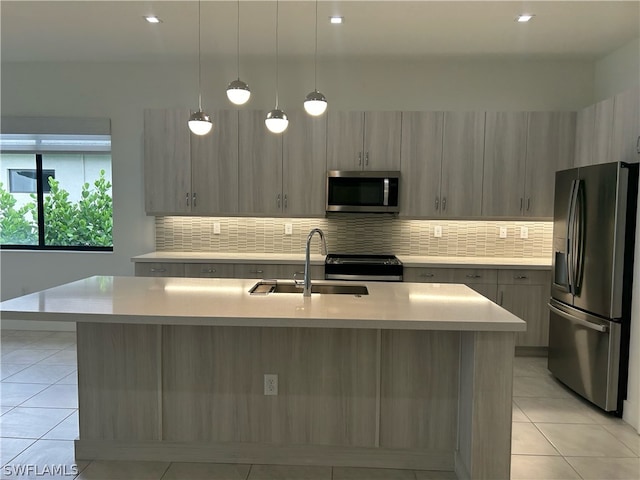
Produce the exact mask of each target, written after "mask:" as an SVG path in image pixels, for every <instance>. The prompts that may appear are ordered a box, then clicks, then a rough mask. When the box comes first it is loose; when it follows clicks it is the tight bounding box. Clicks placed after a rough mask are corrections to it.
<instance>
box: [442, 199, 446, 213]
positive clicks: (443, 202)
mask: <svg viewBox="0 0 640 480" xmlns="http://www.w3.org/2000/svg"><path fill="white" fill-rule="evenodd" d="M446 209H447V197H442V211H443V212H444V211H445V210H446Z"/></svg>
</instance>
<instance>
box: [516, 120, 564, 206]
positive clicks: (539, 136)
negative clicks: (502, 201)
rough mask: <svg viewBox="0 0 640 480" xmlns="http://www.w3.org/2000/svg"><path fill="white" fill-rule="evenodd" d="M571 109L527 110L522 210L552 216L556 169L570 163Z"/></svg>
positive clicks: (561, 168) (562, 168)
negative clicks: (565, 110)
mask: <svg viewBox="0 0 640 480" xmlns="http://www.w3.org/2000/svg"><path fill="white" fill-rule="evenodd" d="M575 136H576V113H575V112H531V113H529V128H528V135H527V160H526V172H525V185H524V198H525V201H524V214H525V215H526V216H530V217H553V195H554V187H555V178H556V171H558V170H564V169H567V168H571V167H573V159H574V156H575V152H574V148H575Z"/></svg>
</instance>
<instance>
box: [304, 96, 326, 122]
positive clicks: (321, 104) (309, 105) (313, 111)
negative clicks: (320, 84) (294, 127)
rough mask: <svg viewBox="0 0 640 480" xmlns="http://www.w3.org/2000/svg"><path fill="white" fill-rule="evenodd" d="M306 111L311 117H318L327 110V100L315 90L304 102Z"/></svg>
mask: <svg viewBox="0 0 640 480" xmlns="http://www.w3.org/2000/svg"><path fill="white" fill-rule="evenodd" d="M304 109H305V110H306V112H307V113H308V114H309V115H313V116H314V117H317V116H318V115H322V114H323V113H324V112H325V111H326V110H327V99H326V98H325V96H324V95H323V94H321V93H320V92H319V91H317V90H314V91H313V92H311V93H310V94H309V95H307V98H306V99H305V101H304Z"/></svg>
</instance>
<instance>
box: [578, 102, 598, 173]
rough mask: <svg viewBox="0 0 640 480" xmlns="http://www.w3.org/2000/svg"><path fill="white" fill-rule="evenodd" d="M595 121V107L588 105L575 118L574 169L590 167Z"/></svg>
mask: <svg viewBox="0 0 640 480" xmlns="http://www.w3.org/2000/svg"><path fill="white" fill-rule="evenodd" d="M595 120H596V106H595V105H590V106H588V107H586V108H583V109H582V110H580V111H579V112H578V115H577V117H576V149H575V150H576V153H575V155H576V156H575V162H574V166H576V167H584V166H586V165H591V154H592V149H593V130H594V127H595V123H594V122H595Z"/></svg>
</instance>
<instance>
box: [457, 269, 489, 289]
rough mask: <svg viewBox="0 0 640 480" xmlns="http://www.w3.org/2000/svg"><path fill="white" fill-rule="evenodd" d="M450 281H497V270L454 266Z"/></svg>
mask: <svg viewBox="0 0 640 480" xmlns="http://www.w3.org/2000/svg"><path fill="white" fill-rule="evenodd" d="M452 270H453V274H452V275H451V276H452V278H453V279H452V283H464V284H466V285H473V284H480V283H490V284H494V285H495V284H496V283H497V282H498V271H497V270H492V269H485V268H454V269H452Z"/></svg>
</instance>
